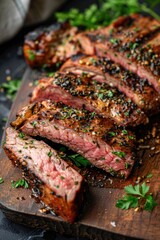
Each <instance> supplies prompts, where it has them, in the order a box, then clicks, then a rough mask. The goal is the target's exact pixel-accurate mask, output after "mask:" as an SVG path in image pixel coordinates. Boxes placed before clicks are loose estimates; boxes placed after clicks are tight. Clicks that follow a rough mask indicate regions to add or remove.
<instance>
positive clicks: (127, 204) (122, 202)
mask: <svg viewBox="0 0 160 240" xmlns="http://www.w3.org/2000/svg"><path fill="white" fill-rule="evenodd" d="M137 206H138V198H137V197H133V196H124V197H123V199H119V200H118V201H117V203H116V207H118V208H121V209H126V210H127V209H129V208H136V207H137Z"/></svg>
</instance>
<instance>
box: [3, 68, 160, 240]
mask: <svg viewBox="0 0 160 240" xmlns="http://www.w3.org/2000/svg"><path fill="white" fill-rule="evenodd" d="M39 74H40V73H38V72H36V71H32V70H30V69H27V70H26V72H25V74H24V77H23V81H22V85H21V88H20V90H19V92H18V94H17V97H16V99H15V101H14V103H13V106H12V109H11V113H10V116H9V119H8V123H7V125H9V123H10V122H11V121H12V120H13V119H15V116H16V113H17V111H18V110H19V109H20V108H21V107H23V106H25V104H27V103H28V102H29V93H31V91H32V88H33V87H32V86H31V85H32V84H31V83H32V82H33V81H34V80H36V79H38V78H39ZM159 123H160V116H157V117H154V118H153V119H152V120H151V123H150V124H149V125H148V126H147V127H145V128H144V129H140V130H139V131H141V130H142V132H140V133H139V135H141V136H140V137H141V138H142V137H145V138H146V139H147V138H149V137H148V130H150V131H152V128H153V126H155V127H156V130H157V136H156V137H152V138H150V139H147V140H146V142H145V143H142V144H143V146H144V145H145V149H143V150H141V151H138V150H137V151H138V156H139V159H140V158H141V159H142V166H141V167H140V168H138V169H136V170H135V171H134V172H133V173H132V176H131V178H130V179H129V180H128V181H127V182H125V183H124V182H123V184H122V183H121V182H120V183H119V182H118V183H117V184H116V186H117V187H118V188H109V187H106V188H99V187H93V186H89V188H88V192H87V197H86V202H85V203H84V208H83V210H82V213H81V214H80V216H79V219H78V220H77V222H76V223H74V224H69V223H66V222H64V221H63V220H62V219H60V218H59V217H57V216H54V215H52V214H43V213H41V212H40V211H39V209H40V208H41V207H42V205H41V204H40V203H36V202H35V200H34V199H33V198H31V191H30V190H29V189H22V188H19V189H13V188H12V187H11V180H18V179H19V178H21V172H20V170H19V169H17V168H15V167H14V166H13V165H12V163H11V161H10V160H9V159H8V158H7V156H6V155H5V153H4V151H3V150H2V151H1V154H0V177H3V179H4V183H3V184H0V207H1V209H2V211H3V212H4V213H5V214H6V216H7V217H8V218H9V219H11V220H13V221H14V222H17V223H21V224H24V225H27V226H31V227H40V228H43V229H52V230H54V231H57V232H59V233H61V234H67V235H72V236H83V237H89V238H91V239H104V240H107V239H113V238H114V239H118V240H119V239H126V237H134V238H138V239H152V240H156V239H157V240H158V239H160V153H158V151H159V150H160V140H159V136H158V134H159V135H160V129H158V127H160V126H159ZM4 138H5V136H3V139H4ZM142 144H141V145H142ZM146 144H147V146H146ZM151 147H155V149H153V148H152V149H151ZM142 148H143V147H142ZM154 151H156V154H152V153H153V152H154ZM149 173H152V175H153V177H152V178H150V179H149V181H150V183H148V185H149V186H150V190H151V192H153V194H154V197H155V198H156V201H157V203H158V206H156V207H155V209H154V210H153V211H152V212H151V213H150V212H146V211H143V212H136V211H134V210H132V209H131V210H127V211H124V210H121V209H118V208H116V207H115V204H116V202H117V200H118V199H119V198H122V196H123V194H124V190H123V189H120V188H121V187H122V185H123V186H124V185H128V184H129V183H131V182H133V181H135V179H136V178H137V177H138V176H147V174H149ZM111 186H112V185H111ZM127 239H128V238H127Z"/></svg>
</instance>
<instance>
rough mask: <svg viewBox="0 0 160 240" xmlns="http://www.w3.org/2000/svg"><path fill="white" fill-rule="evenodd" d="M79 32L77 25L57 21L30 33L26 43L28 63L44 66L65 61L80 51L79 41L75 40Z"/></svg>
mask: <svg viewBox="0 0 160 240" xmlns="http://www.w3.org/2000/svg"><path fill="white" fill-rule="evenodd" d="M77 32H78V29H77V28H76V27H71V26H70V25H69V24H67V23H62V24H60V23H57V24H54V25H51V26H49V27H46V28H41V29H36V30H35V31H34V32H31V33H29V34H28V35H27V36H26V38H25V43H24V56H25V58H26V61H27V63H28V64H29V65H30V66H32V67H42V66H44V65H45V66H52V65H54V64H56V63H57V62H61V61H65V60H66V59H67V58H69V57H70V56H72V55H74V54H76V53H77V52H79V46H78V43H74V42H73V38H74V36H75V35H76V33H77Z"/></svg>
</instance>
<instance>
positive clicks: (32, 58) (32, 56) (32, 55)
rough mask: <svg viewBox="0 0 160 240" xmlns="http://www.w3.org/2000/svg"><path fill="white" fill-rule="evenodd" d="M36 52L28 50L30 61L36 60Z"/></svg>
mask: <svg viewBox="0 0 160 240" xmlns="http://www.w3.org/2000/svg"><path fill="white" fill-rule="evenodd" d="M35 57H36V56H35V53H34V52H33V51H32V50H28V58H29V60H30V61H34V60H35Z"/></svg>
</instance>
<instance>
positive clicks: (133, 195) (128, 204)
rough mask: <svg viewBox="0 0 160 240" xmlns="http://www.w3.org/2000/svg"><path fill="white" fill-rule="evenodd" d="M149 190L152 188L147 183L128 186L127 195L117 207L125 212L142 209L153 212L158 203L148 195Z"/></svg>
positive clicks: (126, 188)
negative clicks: (130, 209) (131, 209)
mask: <svg viewBox="0 0 160 240" xmlns="http://www.w3.org/2000/svg"><path fill="white" fill-rule="evenodd" d="M149 189H150V187H149V186H147V185H146V183H145V182H144V183H143V184H142V185H140V184H138V185H136V186H133V185H129V186H126V187H125V188H124V190H125V192H126V194H127V195H124V196H123V198H122V199H119V200H118V201H117V203H116V207H118V208H121V209H123V210H127V209H129V208H137V207H140V208H142V209H144V210H146V211H152V210H153V208H154V207H155V206H156V205H157V203H156V201H155V200H154V199H153V197H152V195H151V194H149V193H148V192H149Z"/></svg>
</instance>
